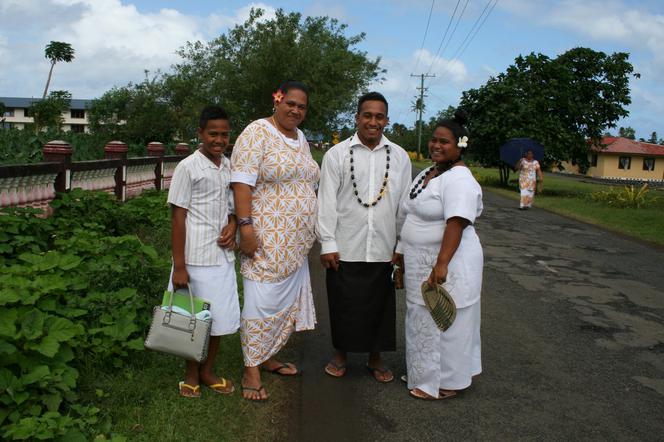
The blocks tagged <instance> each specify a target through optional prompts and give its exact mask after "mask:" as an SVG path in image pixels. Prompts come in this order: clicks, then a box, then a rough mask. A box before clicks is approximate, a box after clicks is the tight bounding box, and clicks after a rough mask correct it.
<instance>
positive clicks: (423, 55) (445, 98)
mask: <svg viewBox="0 0 664 442" xmlns="http://www.w3.org/2000/svg"><path fill="white" fill-rule="evenodd" d="M382 66H383V67H384V68H386V69H387V76H386V77H387V78H386V80H385V81H384V82H383V83H380V84H376V85H373V87H372V88H373V89H376V90H378V91H380V92H382V93H383V94H384V95H385V96H386V98H387V100H388V102H389V103H390V119H391V121H392V122H393V123H397V122H398V123H406V124H410V123H411V122H412V121H414V119H415V116H414V113H413V112H412V110H411V108H412V103H413V102H414V101H415V96H416V95H417V94H419V91H418V89H417V88H418V87H420V84H421V83H420V78H419V77H411V74H415V75H417V74H420V73H427V72H429V73H430V74H431V75H434V74H435V75H436V77H434V78H427V79H425V83H424V86H425V87H427V88H428V90H427V91H426V94H427V98H426V99H425V104H426V112H425V118H428V117H430V116H432V115H435V114H436V113H437V112H438V111H439V110H440V109H442V108H446V107H447V106H448V105H450V104H456V103H457V102H458V99H459V96H460V93H461V91H462V90H464V89H465V88H466V87H467V86H468V81H469V80H470V76H469V73H468V69H467V67H466V65H465V64H464V63H463V62H462V61H460V60H448V59H445V58H434V56H433V54H432V53H431V52H429V51H428V50H426V49H422V50H419V49H418V50H416V51H414V52H413V53H412V54H411V55H410V56H409V57H404V58H384V59H383V61H382ZM414 70H416V71H417V72H414Z"/></svg>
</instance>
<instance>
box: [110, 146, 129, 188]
mask: <svg viewBox="0 0 664 442" xmlns="http://www.w3.org/2000/svg"><path fill="white" fill-rule="evenodd" d="M128 151H129V148H128V147H127V145H126V144H125V143H123V142H122V141H109V142H108V143H106V146H104V158H105V159H107V160H122V164H121V165H120V166H118V168H117V169H115V197H116V198H117V199H119V200H120V201H125V200H126V199H127V152H128Z"/></svg>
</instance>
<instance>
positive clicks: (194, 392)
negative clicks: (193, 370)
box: [178, 381, 201, 397]
mask: <svg viewBox="0 0 664 442" xmlns="http://www.w3.org/2000/svg"><path fill="white" fill-rule="evenodd" d="M185 388H186V389H187V390H189V391H191V394H183V393H182V390H183V389H185ZM178 391H179V392H180V396H182V397H201V386H200V385H189V384H186V383H185V382H184V381H180V382H178Z"/></svg>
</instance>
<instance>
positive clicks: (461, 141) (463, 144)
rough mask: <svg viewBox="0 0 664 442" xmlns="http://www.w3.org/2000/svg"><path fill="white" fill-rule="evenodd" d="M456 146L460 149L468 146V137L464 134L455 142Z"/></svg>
mask: <svg viewBox="0 0 664 442" xmlns="http://www.w3.org/2000/svg"><path fill="white" fill-rule="evenodd" d="M457 146H459V147H460V148H462V149H465V148H466V147H468V137H467V136H465V135H464V136H463V137H461V138H459V142H458V143H457Z"/></svg>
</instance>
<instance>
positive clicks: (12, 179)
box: [0, 141, 191, 214]
mask: <svg viewBox="0 0 664 442" xmlns="http://www.w3.org/2000/svg"><path fill="white" fill-rule="evenodd" d="M127 151H128V148H127V145H126V144H125V143H123V142H121V141H111V142H109V143H108V144H106V146H105V147H104V159H103V160H92V161H78V162H72V161H71V156H72V148H71V146H70V145H69V144H68V143H66V142H64V141H51V142H49V143H47V144H45V145H44V147H43V149H42V154H43V162H41V163H35V164H19V165H10V166H0V208H1V207H8V206H18V207H33V208H36V209H41V210H44V212H45V213H46V214H48V212H49V202H50V201H51V200H53V198H55V194H56V192H66V191H68V190H70V189H75V188H81V189H85V190H101V191H104V192H108V193H111V194H114V195H115V196H116V197H117V198H118V199H119V200H121V201H126V200H127V198H131V197H134V196H136V195H139V194H140V193H141V192H143V191H144V190H147V189H158V190H161V189H168V188H169V186H170V182H171V177H172V176H173V171H174V170H175V166H176V165H177V163H178V162H180V160H182V159H183V158H185V157H186V156H187V155H189V153H191V150H190V148H189V145H188V144H185V143H181V144H178V145H177V146H176V147H175V152H176V155H164V152H165V148H164V145H163V144H162V143H158V142H152V143H149V144H148V145H147V156H146V157H141V158H127Z"/></svg>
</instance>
